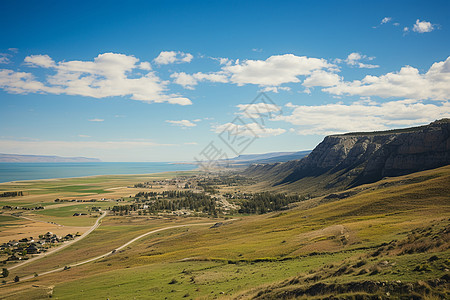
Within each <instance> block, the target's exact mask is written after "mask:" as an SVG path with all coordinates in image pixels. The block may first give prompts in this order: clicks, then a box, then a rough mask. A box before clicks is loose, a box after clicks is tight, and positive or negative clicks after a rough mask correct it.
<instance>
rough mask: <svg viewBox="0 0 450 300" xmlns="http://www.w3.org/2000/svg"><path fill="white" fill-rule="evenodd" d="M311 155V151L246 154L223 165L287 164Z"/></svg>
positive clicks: (224, 162) (226, 161)
mask: <svg viewBox="0 0 450 300" xmlns="http://www.w3.org/2000/svg"><path fill="white" fill-rule="evenodd" d="M309 153H311V151H310V150H307V151H297V152H271V153H263V154H244V155H239V156H237V157H234V158H229V159H226V160H222V161H221V163H223V164H231V165H232V166H238V165H241V166H242V165H250V164H255V163H258V164H261V163H276V162H286V161H289V160H295V159H301V158H303V157H305V156H307V155H308V154H309Z"/></svg>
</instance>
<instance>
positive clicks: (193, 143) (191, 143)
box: [184, 142, 198, 145]
mask: <svg viewBox="0 0 450 300" xmlns="http://www.w3.org/2000/svg"><path fill="white" fill-rule="evenodd" d="M184 144H185V145H198V143H197V142H187V143H184Z"/></svg>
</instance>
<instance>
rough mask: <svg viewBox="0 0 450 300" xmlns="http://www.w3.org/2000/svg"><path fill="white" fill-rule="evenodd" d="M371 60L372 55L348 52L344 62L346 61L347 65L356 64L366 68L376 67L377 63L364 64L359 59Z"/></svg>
mask: <svg viewBox="0 0 450 300" xmlns="http://www.w3.org/2000/svg"><path fill="white" fill-rule="evenodd" d="M363 59H366V60H373V59H374V57H368V56H367V55H363V54H361V53H358V52H353V53H350V54H349V55H348V56H347V58H346V59H345V62H346V63H347V65H349V66H356V67H358V68H368V69H373V68H378V67H380V66H378V65H372V64H365V63H362V62H360V60H363Z"/></svg>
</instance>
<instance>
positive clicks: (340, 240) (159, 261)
mask: <svg viewBox="0 0 450 300" xmlns="http://www.w3.org/2000/svg"><path fill="white" fill-rule="evenodd" d="M449 182H450V167H449V166H447V167H444V168H440V169H436V170H429V171H424V172H420V173H416V174H411V175H407V176H403V177H398V178H390V179H386V180H383V181H381V182H378V183H375V184H371V185H366V186H362V187H358V188H357V189H355V191H356V192H357V194H356V195H354V196H352V197H348V198H345V199H341V200H335V201H331V200H329V199H328V200H327V199H323V198H316V199H312V200H308V201H305V202H303V203H300V204H298V207H296V208H294V209H292V210H290V211H285V212H282V213H272V214H267V215H262V216H250V217H245V218H242V219H241V220H238V221H234V222H233V223H232V224H229V225H225V226H221V227H219V228H215V229H208V228H207V227H198V228H189V229H178V230H172V231H170V232H165V233H164V234H161V235H160V236H149V237H146V238H144V239H143V240H142V241H140V242H138V243H136V244H134V245H131V246H130V247H129V248H128V249H127V250H125V251H124V252H122V253H117V254H116V255H113V256H111V257H109V258H106V259H104V260H103V261H100V262H96V263H92V264H88V265H84V266H80V267H76V268H73V269H70V270H67V271H64V272H62V273H55V274H52V275H48V276H43V277H42V278H39V277H38V278H37V279H36V280H35V282H23V283H19V284H16V285H12V286H6V287H2V288H0V293H2V294H4V295H11V297H12V298H14V296H13V295H15V297H17V298H24V297H29V296H31V295H40V294H42V295H44V294H45V293H47V292H48V291H49V290H51V291H53V293H54V296H55V297H56V298H58V299H70V298H73V297H74V295H78V294H80V293H82V294H83V296H84V298H87V299H98V298H102V297H110V298H113V299H127V298H130V297H136V299H139V298H145V299H147V298H149V297H150V298H154V299H161V298H164V297H168V298H181V297H183V296H186V297H188V296H189V298H192V297H194V298H197V297H200V298H214V297H220V296H223V297H229V296H231V295H235V296H236V295H238V294H241V295H242V296H243V297H249V296H255V295H257V293H260V292H261V291H266V289H267V287H268V285H269V284H272V285H271V286H272V287H271V290H270V292H267V295H271V294H270V293H276V292H277V291H278V290H283V289H285V290H286V289H287V290H289V289H294V288H299V286H300V287H303V286H304V285H307V284H309V283H307V282H304V281H302V280H304V277H305V276H306V275H305V274H308V273H311V274H317V275H320V276H321V277H323V279H322V281H323V282H325V283H326V282H329V281H333V282H334V281H337V282H342V283H343V282H348V281H355V280H356V281H361V280H368V279H370V280H383V279H387V280H402V281H415V280H418V279H421V280H427V279H434V278H439V277H441V276H443V275H444V274H446V272H447V271H445V268H442V266H445V265H446V264H447V265H448V264H449V259H450V256H449V251H448V250H445V247H446V246H448V242H445V241H444V243H443V245H444V246H442V245H441V246H440V247H441V248H433V249H431V250H429V251H427V252H426V253H425V254H418V253H412V254H405V255H401V256H399V255H397V254H395V253H384V252H383V251H381V253H382V254H380V255H378V256H370V255H368V254H370V253H373V252H374V251H377V250H378V249H380V247H382V246H381V245H382V244H383V243H389V242H391V241H393V240H399V241H401V240H404V239H407V238H408V233H410V232H411V230H413V229H415V228H421V227H426V226H433V225H434V227H433V228H435V230H437V231H438V230H440V229H442V228H444V227H448V225H449V219H448V218H449V216H450V202H449V196H448V195H450V185H449ZM124 220H126V221H123V222H124V223H118V222H119V220H117V219H115V220H113V219H112V218H111V219H109V220H108V219H107V220H105V225H107V226H104V227H103V228H102V227H100V228H101V229H102V231H99V232H97V233H95V232H94V234H93V235H92V236H91V237H89V238H90V239H91V240H89V238H87V239H86V240H84V241H82V242H80V243H85V244H83V245H81V244H80V245H79V246H78V248H77V249H71V248H68V249H65V250H64V251H62V252H61V253H59V254H56V255H55V257H54V258H53V259H54V261H55V263H54V264H55V265H63V264H64V263H66V262H71V261H75V260H77V259H79V258H80V257H92V256H94V255H95V253H99V252H100V251H103V250H105V249H106V250H109V249H113V247H114V246H115V245H118V244H120V242H122V241H124V240H127V239H131V238H132V237H133V236H137V235H138V233H141V232H143V231H145V230H147V229H148V228H150V227H153V226H157V227H163V226H165V224H166V222H167V223H173V221H170V222H169V221H166V220H158V221H157V222H158V223H157V224H155V223H153V222H155V221H151V222H150V221H145V220H144V219H141V221H139V222H140V223H139V222H138V221H133V220H132V219H124ZM107 222H110V223H107ZM133 222H138V224H139V225H137V226H136V224H134V223H133ZM181 222H183V220H182V221H181ZM108 224H109V225H108ZM152 224H153V225H152ZM102 226H103V225H102ZM119 232H120V233H119ZM123 233H126V234H123ZM108 237H109V239H108ZM88 246H89V250H87V247H88ZM111 247H112V248H111ZM395 247H403V246H399V245H396V246H395ZM399 249H400V248H399ZM433 252H437V253H438V260H437V261H436V262H433V263H428V262H427V260H428V259H429V258H430V257H431V256H432V255H434V253H433ZM311 253H313V254H314V255H311ZM183 259H184V260H186V259H188V261H180V260H183ZM360 260H364V261H366V264H365V265H364V266H359V267H358V268H354V270H353V271H352V273H350V274H340V275H339V276H334V277H330V276H328V275H329V273H331V272H336V271H337V268H340V267H342V266H344V265H345V266H351V265H354V264H356V263H357V262H358V261H360ZM384 260H389V261H390V263H392V262H394V263H395V264H394V265H395V267H389V268H387V269H386V270H384V269H383V270H382V271H380V272H378V273H376V274H373V275H369V274H361V275H355V273H358V272H360V271H361V270H362V269H364V268H367V269H368V270H369V271H370V272H369V273H371V272H372V271H371V270H372V269H376V268H378V264H379V263H381V262H382V261H384ZM422 264H427V267H426V268H425V269H426V271H423V272H422V271H414V270H413V269H414V268H415V267H416V266H417V265H422ZM330 265H332V267H329V266H330ZM46 267H47V268H48V265H46V264H45V263H44V262H42V263H41V264H37V263H36V265H35V264H31V265H29V266H27V270H26V272H28V273H32V272H35V271H39V270H43V269H44V268H46ZM330 270H331V271H330ZM19 271H20V270H19ZM19 271H18V274H19ZM20 272H22V274H25V271H24V270H22V271H20ZM302 276H303V277H302ZM327 276H328V277H327ZM286 278H297V279H298V278H300V279H298V282H297V283H294V284H292V286H291V285H289V284H288V285H286V284H285V283H282V282H280V283H277V282H279V281H281V280H284V279H286ZM302 278H303V279H302ZM172 279H175V281H176V282H175V283H173V284H169V282H171V281H172ZM32 285H35V286H38V287H32ZM52 286H54V288H53V287H52ZM49 287H50V288H49ZM81 287H82V288H81ZM81 290H82V291H81ZM221 292H223V293H221ZM263 294H264V293H263Z"/></svg>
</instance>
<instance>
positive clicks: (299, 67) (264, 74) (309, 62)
mask: <svg viewBox="0 0 450 300" xmlns="http://www.w3.org/2000/svg"><path fill="white" fill-rule="evenodd" d="M333 66H334V65H332V64H330V63H328V62H327V61H326V60H325V59H319V58H309V57H306V56H296V55H293V54H284V55H274V56H270V57H269V58H267V59H266V60H245V61H243V62H242V63H240V62H239V61H238V60H237V61H236V62H235V63H234V64H232V65H229V66H224V67H223V70H224V71H226V72H228V73H230V75H231V76H230V81H231V82H233V83H235V84H237V85H239V86H242V85H244V84H257V85H260V86H279V85H282V84H284V83H290V82H300V79H299V78H298V76H301V75H303V76H304V75H308V74H310V73H311V72H312V71H314V70H320V69H324V68H331V67H333Z"/></svg>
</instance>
